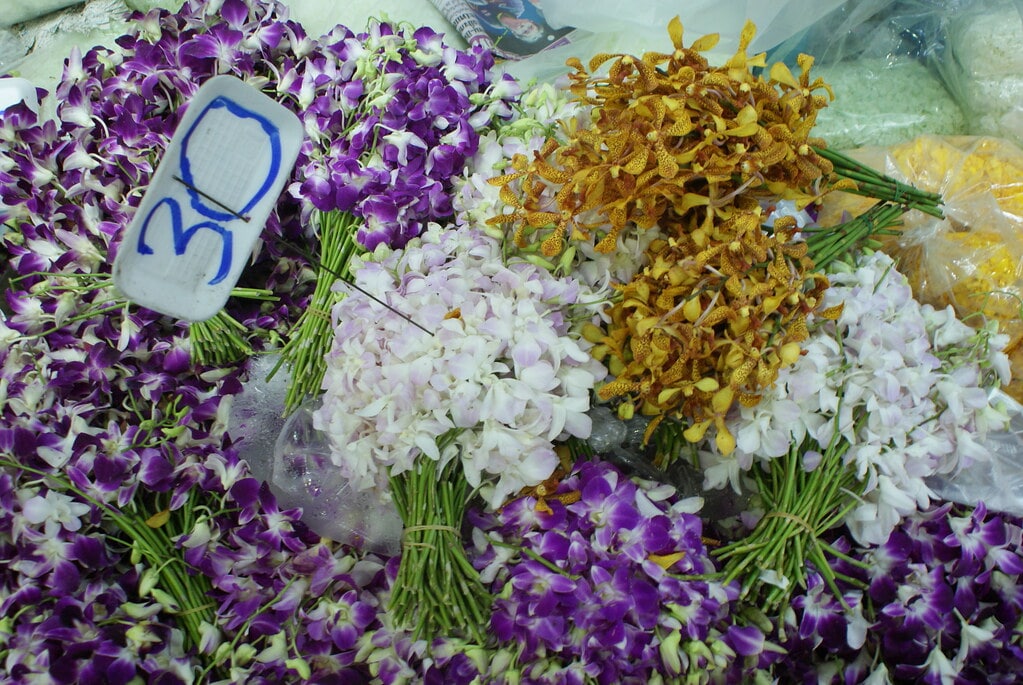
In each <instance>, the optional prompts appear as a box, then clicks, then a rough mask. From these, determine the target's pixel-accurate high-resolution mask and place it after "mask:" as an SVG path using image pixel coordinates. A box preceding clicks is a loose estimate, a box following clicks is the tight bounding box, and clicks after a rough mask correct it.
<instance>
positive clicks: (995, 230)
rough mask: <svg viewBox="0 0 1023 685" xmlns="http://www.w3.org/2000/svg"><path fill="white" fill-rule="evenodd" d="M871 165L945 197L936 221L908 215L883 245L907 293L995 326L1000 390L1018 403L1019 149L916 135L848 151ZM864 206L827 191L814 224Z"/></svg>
mask: <svg viewBox="0 0 1023 685" xmlns="http://www.w3.org/2000/svg"><path fill="white" fill-rule="evenodd" d="M851 154H852V155H853V156H854V157H856V158H857V159H859V160H860V161H862V162H864V163H865V164H868V165H870V166H872V167H874V168H875V169H883V170H884V171H885V172H886V173H887V174H889V175H891V176H894V177H896V178H899V179H901V180H905V181H907V182H909V183H912V184H913V185H916V186H917V187H920V188H922V189H924V190H930V191H937V192H939V193H941V195H942V197H943V198H944V207H943V211H944V213H945V218H944V219H936V218H934V217H931V216H928V215H924V214H921V213H919V212H909V213H908V214H906V216H905V221H904V225H903V227H902V229H901V230H900V233H899V235H898V236H896V237H892V238H889V239H887V240H886V241H885V248H884V249H885V251H886V252H888V253H889V254H891V255H892V256H893V257H896V258H897V259H898V260H899V269H900V271H902V272H903V273H904V274H905V275H906V276H907V278H908V279H909V281H910V284H911V285H912V287H913V292H914V295H915V296H916V297H917V299H919V300H920V301H922V302H927V303H930V304H933V305H935V306H937V307H944V306H946V305H952V306H953V307H954V309H955V311H956V314H957V315H958V316H959V318H960V319H962V320H964V321H965V322H966V323H968V324H971V325H981V324H983V323H984V322H985V321H987V320H995V321H997V322H998V325H999V331H1000V332H1002V333H1006V334H1008V335H1009V343H1008V346H1007V347H1006V350H1005V352H1006V354H1007V355H1008V356H1009V362H1010V366H1011V371H1012V376H1013V379H1012V381H1011V382H1010V383H1009V385H1008V386H1006V388H1005V390H1006V392H1007V393H1008V394H1009V395H1011V396H1012V397H1014V398H1015V399H1016V400H1023V318H1021V315H1023V149H1020V148H1019V147H1018V146H1016V145H1015V144H1014V143H1013V142H1012V141H1009V140H1006V139H1004V138H994V137H990V136H950V137H943V136H920V137H918V138H916V139H914V140H912V141H910V142H908V143H903V144H901V145H897V146H893V147H889V148H864V149H860V150H856V151H853V152H852V153H851ZM872 202H873V201H872V200H869V199H865V198H860V197H857V196H851V195H847V194H844V193H833V194H831V195H829V196H828V197H826V198H825V201H824V205H823V208H822V212H821V215H820V221H821V223H822V224H824V225H830V224H835V223H839V222H840V221H842V219H843V216H842V215H843V214H846V213H848V214H851V215H856V214H859V213H861V212H862V211H865V210H866V208H867V207H869V206H870V204H871V203H872Z"/></svg>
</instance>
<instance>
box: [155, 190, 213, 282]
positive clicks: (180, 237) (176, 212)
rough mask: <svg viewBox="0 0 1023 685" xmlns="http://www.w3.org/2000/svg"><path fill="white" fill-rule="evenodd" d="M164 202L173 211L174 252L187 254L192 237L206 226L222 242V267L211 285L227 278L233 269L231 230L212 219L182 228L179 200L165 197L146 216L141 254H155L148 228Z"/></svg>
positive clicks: (179, 254) (178, 254)
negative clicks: (149, 241)
mask: <svg viewBox="0 0 1023 685" xmlns="http://www.w3.org/2000/svg"><path fill="white" fill-rule="evenodd" d="M164 203H166V204H167V208H168V209H170V213H171V231H172V232H173V236H174V254H176V255H177V256H179V257H180V256H181V255H183V254H185V250H187V249H188V243H190V242H191V241H192V237H193V236H194V235H195V234H196V233H198V232H199V230H200V229H203V228H206V229H209V230H211V231H213V232H214V233H216V234H217V235H219V236H220V240H221V243H222V249H221V251H220V268H219V269H218V270H217V274H216V275H215V276H214V277H213V278H212V279H211V280H210V282H209V285H216V284H217V283H220V282H221V281H222V280H224V279H225V278H227V274H228V272H229V271H230V270H231V254H232V250H233V247H232V239H231V232H230V231H229V230H227V229H226V228H224V227H223V226H221V225H220V224H215V223H213V222H212V221H204V222H202V223H199V224H196V225H194V226H191V227H189V228H188V230H182V228H181V206H180V205H179V204H178V202H177V200H175V199H173V198H170V197H165V198H163V199H162V200H160V201H159V202H157V203H156V205H155V206H154V207H153V209H151V210H150V212H149V215H148V216H146V220H145V221H144V222H143V223H142V230H141V231H139V244H138V247H137V249H138V253H139V254H153V248H151V247H150V246H149V245H147V244H146V230H147V229H148V228H149V222H150V221H151V220H152V218H153V214H155V213H156V210H158V209H159V208H160V206H161V205H163V204H164Z"/></svg>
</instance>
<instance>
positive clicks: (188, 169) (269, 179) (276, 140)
mask: <svg viewBox="0 0 1023 685" xmlns="http://www.w3.org/2000/svg"><path fill="white" fill-rule="evenodd" d="M215 109H226V110H227V111H228V112H230V113H231V114H233V115H234V116H236V117H238V118H239V119H253V120H255V121H256V123H257V124H259V127H260V128H262V129H263V132H264V133H266V135H267V138H269V139H270V173H268V174H267V176H266V179H265V180H264V181H263V185H262V186H260V188H259V190H257V191H256V194H255V195H253V196H252V198H251V199H250V200H249V201H248V203H247V204H246V205H245V206H244V207H241V208H237V207H232V209H234V210H235V211H236V212H238V214H241V215H245V214H247V213H248V212H249V211H250V210H251V209H252V208H253V207H255V206H256V204H257V203H258V202H259V201H260V200H262V199H263V197H264V196H265V195H266V194H267V193H268V192H270V187H271V186H272V185H273V182H274V179H275V178H277V174H278V173H279V172H280V170H281V136H280V131H279V130H278V129H277V127H276V126H274V125H273V124H272V123H270V120H268V119H266V118H265V117H261V116H259V115H258V114H256V113H255V112H253V111H251V110H248V109H245V108H244V107H242V106H240V105H239V104H238V103H236V102H233V101H231V100H228V99H227V98H225V97H223V96H221V97H218V98H214V99H213V100H212V101H211V102H210V104H208V105H206V109H204V110H203V111H202V114H200V115H199V116H198V117H196V120H195V122H193V124H192V126H191V128H189V129H188V132H187V133H185V136H184V138H182V139H181V177H182V178H183V179H184V180H185V182H186V183H188V185H190V186H192V187H195V185H196V183H195V178H194V176H193V174H192V165H191V163H190V162H189V161H188V144H189V142H191V139H192V134H193V133H195V129H196V128H197V127H198V126H199V123H200V122H201V121H202V120H203V118H204V117H205V116H206V114H207V113H209V112H210V111H211V110H215ZM188 195H189V197H190V198H191V200H192V208H193V209H195V211H197V212H199V213H200V214H202V215H203V216H205V217H209V218H210V219H214V220H216V221H230V220H231V219H235V218H237V216H236V215H234V214H230V213H227V212H223V211H218V210H216V209H212V208H210V207H207V206H206V205H205V204H204V203H203V201H202V200H203V198H202V196H201V195H199V194H198V193H197V192H195V191H194V190H192V188H189V189H188Z"/></svg>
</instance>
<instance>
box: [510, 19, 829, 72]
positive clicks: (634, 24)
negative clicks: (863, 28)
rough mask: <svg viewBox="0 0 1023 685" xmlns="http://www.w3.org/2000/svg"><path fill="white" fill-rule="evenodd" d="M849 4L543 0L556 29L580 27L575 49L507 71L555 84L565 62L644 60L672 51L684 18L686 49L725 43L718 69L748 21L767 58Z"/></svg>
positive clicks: (755, 47) (714, 55) (715, 54)
mask: <svg viewBox="0 0 1023 685" xmlns="http://www.w3.org/2000/svg"><path fill="white" fill-rule="evenodd" d="M844 1H845V0H742V1H738V2H737V1H733V2H721V0H687V1H684V2H683V1H682V0H672V1H670V2H666V1H665V0H629V2H621V0H591V1H590V2H585V3H583V2H579V1H578V0H543V13H544V17H545V18H546V19H547V22H548V23H549V24H550V25H551V26H555V27H557V26H574V27H575V28H577V29H581V30H582V34H581V35H578V37H577V36H576V35H573V40H572V43H571V44H570V45H567V46H565V47H563V48H556V49H553V50H547V51H544V52H541V53H538V54H536V55H533V56H532V57H528V58H526V59H524V60H521V61H519V62H516V63H515V64H509V65H508V66H507V69H508V71H509V72H510V73H512V74H513V75H514V76H515V77H517V78H521V79H523V80H526V81H528V80H530V79H533V78H535V79H537V80H541V81H543V80H553V79H555V78H557V77H558V76H560V75H562V74H564V73H566V72H567V71H568V69H567V68H566V67H565V60H566V59H567V58H569V57H578V58H579V59H581V60H582V61H583V63H585V62H586V61H587V60H588V59H589V58H590V57H591V56H593V55H595V54H597V53H601V52H610V53H616V52H624V53H628V54H632V55H637V56H638V55H642V54H643V53H644V52H649V51H667V50H670V49H671V42H670V41H669V39H668V30H667V27H668V22H669V21H670V20H671V19H672V17H674V16H676V15H678V16H679V18H680V19H681V20H682V26H683V27H684V28H685V43H686V45H688V44H689V43H691V42H692V41H693V40H694V39H696V38H699V37H700V36H703V35H706V34H708V33H717V34H719V35H720V36H721V40H720V42H719V43H718V45H717V47H716V48H715V49H714V50H713V51H712V52H711V53H709V56H710V59H711V62H712V63H721V62H724V61H725V60H727V59H728V58H729V57H731V56H732V55H733V54H734V53H735V50H736V48H737V47H738V45H739V33H740V32H741V30H742V27H743V25H744V24H745V22H746V20H747V19H750V20H752V21H753V22H754V23H755V24H756V25H757V35H756V37H755V38H754V40H753V43H752V44H751V46H750V48H749V51H750V53H751V54H752V53H757V52H764V51H767V50H768V49H769V48H771V47H774V46H775V45H777V44H778V43H781V42H783V41H785V40H787V39H789V38H790V37H792V36H793V35H796V34H797V33H799V32H800V31H802V30H804V29H805V28H806V27H808V26H810V25H811V24H813V23H814V22H815V21H817V20H818V19H820V18H821V17H823V16H825V15H826V14H828V12H830V11H831V10H833V9H834V8H835V7H838V6H839V5H841V4H843V2H844Z"/></svg>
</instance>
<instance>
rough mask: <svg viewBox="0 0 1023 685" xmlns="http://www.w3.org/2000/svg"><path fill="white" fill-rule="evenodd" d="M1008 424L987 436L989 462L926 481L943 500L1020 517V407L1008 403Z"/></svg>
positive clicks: (1022, 462) (1022, 416) (1022, 483)
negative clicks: (978, 505)
mask: <svg viewBox="0 0 1023 685" xmlns="http://www.w3.org/2000/svg"><path fill="white" fill-rule="evenodd" d="M1010 406H1011V407H1012V409H1011V410H1010V415H1011V416H1012V420H1011V421H1010V423H1009V427H1008V428H1007V429H1006V430H1004V431H999V432H997V433H993V434H989V435H988V437H987V440H985V442H984V446H985V447H987V449H988V452H989V454H990V456H991V458H990V460H988V461H985V462H980V463H975V464H973V465H972V466H970V467H969V468H968V469H963V470H962V471H960V472H959V473H957V474H956V475H955V476H952V477H937V476H935V477H933V478H929V479H928V481H927V485H928V487H930V488H931V489H932V490H933V491H934V494H936V495H937V496H938V497H940V498H941V499H944V500H949V501H951V502H959V503H960V504H965V505H967V506H974V505H976V504H977V503H978V502H983V503H984V506H985V507H987V508H988V510H991V511H1004V512H1008V513H1010V514H1014V515H1016V516H1023V406H1020V405H1019V404H1016V403H1011V402H1010Z"/></svg>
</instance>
